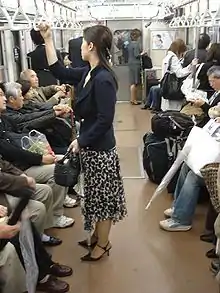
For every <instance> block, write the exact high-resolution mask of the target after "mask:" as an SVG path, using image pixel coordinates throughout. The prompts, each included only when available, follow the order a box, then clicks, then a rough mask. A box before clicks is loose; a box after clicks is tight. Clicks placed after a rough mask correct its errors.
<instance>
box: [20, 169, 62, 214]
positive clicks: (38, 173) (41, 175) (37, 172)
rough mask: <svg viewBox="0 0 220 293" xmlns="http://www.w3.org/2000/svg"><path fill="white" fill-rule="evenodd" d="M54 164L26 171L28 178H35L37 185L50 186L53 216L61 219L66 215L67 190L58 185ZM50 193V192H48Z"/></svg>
mask: <svg viewBox="0 0 220 293" xmlns="http://www.w3.org/2000/svg"><path fill="white" fill-rule="evenodd" d="M54 166H55V165H54V164H51V165H42V166H33V167H31V168H29V169H27V170H26V171H25V174H26V175H27V176H30V177H33V178H34V179H35V180H36V182H37V183H39V184H46V185H48V187H47V188H50V190H51V193H52V195H51V196H52V201H53V204H52V205H53V207H52V208H53V216H54V217H60V216H62V215H63V213H64V208H63V202H64V199H65V196H66V194H67V188H65V187H62V186H60V185H57V184H56V183H55V181H54ZM48 192H49V190H48Z"/></svg>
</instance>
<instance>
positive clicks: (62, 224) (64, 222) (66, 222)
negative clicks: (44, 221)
mask: <svg viewBox="0 0 220 293" xmlns="http://www.w3.org/2000/svg"><path fill="white" fill-rule="evenodd" d="M74 223H75V220H74V219H72V218H69V217H66V216H60V217H56V218H55V221H54V228H68V227H71V226H73V224H74Z"/></svg>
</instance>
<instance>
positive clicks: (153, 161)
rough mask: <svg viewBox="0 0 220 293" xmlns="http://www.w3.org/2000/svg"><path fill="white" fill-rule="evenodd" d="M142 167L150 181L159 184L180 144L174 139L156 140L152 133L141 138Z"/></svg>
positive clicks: (174, 157)
mask: <svg viewBox="0 0 220 293" xmlns="http://www.w3.org/2000/svg"><path fill="white" fill-rule="evenodd" d="M143 142H144V150H143V167H144V170H145V171H146V173H147V175H148V177H149V179H150V181H152V182H154V183H156V184H160V182H161V180H162V179H163V177H164V176H165V175H166V173H167V172H168V170H169V169H170V167H171V166H172V164H173V162H174V160H175V159H176V156H177V153H178V150H179V149H180V144H179V141H178V140H175V139H162V138H158V137H157V136H156V135H155V134H154V133H152V132H149V133H146V134H145V135H144V137H143Z"/></svg>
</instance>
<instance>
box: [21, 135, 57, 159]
mask: <svg viewBox="0 0 220 293" xmlns="http://www.w3.org/2000/svg"><path fill="white" fill-rule="evenodd" d="M21 146H22V148H23V149H24V150H27V151H30V152H32V153H37V154H40V155H49V154H51V155H54V152H53V150H52V148H51V146H50V144H49V142H48V141H47V138H46V136H45V135H44V134H43V133H41V132H38V131H37V130H32V131H30V132H29V135H28V136H23V137H22V139H21Z"/></svg>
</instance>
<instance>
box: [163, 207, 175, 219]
mask: <svg viewBox="0 0 220 293" xmlns="http://www.w3.org/2000/svg"><path fill="white" fill-rule="evenodd" d="M173 212H174V208H169V209H166V210H165V211H164V212H163V213H164V216H165V217H167V218H171V217H172V215H173Z"/></svg>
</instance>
